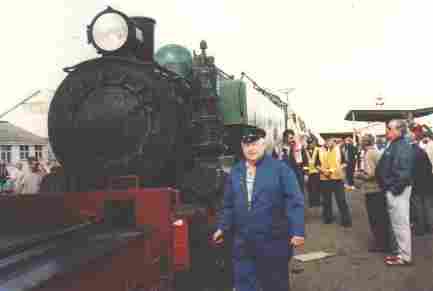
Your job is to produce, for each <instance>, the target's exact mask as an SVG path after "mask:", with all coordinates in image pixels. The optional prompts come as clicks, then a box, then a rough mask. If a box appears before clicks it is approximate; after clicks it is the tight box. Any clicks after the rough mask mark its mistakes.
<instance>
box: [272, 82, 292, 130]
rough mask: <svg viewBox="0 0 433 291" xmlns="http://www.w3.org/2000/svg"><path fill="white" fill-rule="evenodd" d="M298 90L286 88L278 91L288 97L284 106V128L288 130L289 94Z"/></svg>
mask: <svg viewBox="0 0 433 291" xmlns="http://www.w3.org/2000/svg"><path fill="white" fill-rule="evenodd" d="M295 90H296V88H284V89H279V90H276V91H277V92H281V93H283V94H285V95H286V104H285V105H284V115H285V116H284V128H285V129H288V120H289V108H288V107H289V104H290V103H289V94H290V93H292V92H293V91H295Z"/></svg>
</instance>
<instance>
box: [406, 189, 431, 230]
mask: <svg viewBox="0 0 433 291" xmlns="http://www.w3.org/2000/svg"><path fill="white" fill-rule="evenodd" d="M410 216H411V222H413V223H414V225H415V234H424V233H426V232H427V233H432V224H433V221H432V197H431V196H430V195H429V194H424V193H413V194H412V195H411V197H410Z"/></svg>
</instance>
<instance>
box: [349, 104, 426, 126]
mask: <svg viewBox="0 0 433 291" xmlns="http://www.w3.org/2000/svg"><path fill="white" fill-rule="evenodd" d="M430 114H433V107H426V108H411V107H410V106H407V107H405V108H401V107H400V108H398V107H394V108H391V107H386V108H380V109H378V108H376V109H374V108H363V109H356V110H350V111H349V112H348V113H347V114H346V116H345V117H344V119H345V120H349V121H351V120H353V121H369V122H372V121H381V122H388V121H390V120H391V119H407V118H409V117H410V115H412V117H423V116H426V115H430Z"/></svg>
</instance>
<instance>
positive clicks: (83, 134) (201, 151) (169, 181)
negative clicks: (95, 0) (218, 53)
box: [48, 8, 225, 197]
mask: <svg viewBox="0 0 433 291" xmlns="http://www.w3.org/2000/svg"><path fill="white" fill-rule="evenodd" d="M154 25H155V21H154V20H153V19H150V18H143V17H132V18H129V17H127V16H126V15H124V14H123V13H121V12H119V11H116V10H114V9H112V8H108V9H106V10H105V11H103V12H101V13H100V14H98V15H97V16H96V17H95V19H94V20H93V21H92V23H91V24H90V26H89V27H88V37H89V42H90V43H92V44H93V45H94V46H95V48H96V49H97V50H98V52H99V53H100V54H102V57H100V58H96V59H92V60H88V61H85V62H83V63H80V64H78V65H76V66H73V67H69V68H66V69H65V71H66V72H68V75H67V77H66V78H65V80H64V81H63V82H62V83H61V85H60V86H59V88H58V89H57V91H56V93H55V96H54V98H53V100H52V103H51V105H50V110H49V115H48V132H49V139H50V142H51V145H52V148H53V152H54V153H55V155H56V157H57V158H58V160H59V161H60V162H61V164H62V165H63V167H64V170H65V174H66V177H67V183H66V188H67V189H65V190H66V191H85V190H94V189H98V188H101V187H103V183H104V182H103V181H104V179H103V178H105V177H112V176H126V175H137V176H139V177H140V180H141V186H144V187H156V186H172V187H176V188H183V189H182V190H184V189H185V193H191V196H194V195H198V196H200V197H210V196H208V195H207V194H210V193H209V192H214V195H211V196H215V193H216V192H218V191H217V189H219V188H220V187H221V181H222V179H221V175H222V170H221V168H220V167H219V166H218V165H219V163H218V161H217V159H218V157H219V156H220V155H221V153H222V152H223V151H224V149H225V147H224V144H223V140H222V139H223V131H224V126H223V120H222V118H221V114H220V112H219V111H218V106H217V101H218V100H217V98H218V95H217V92H216V90H217V89H216V82H217V78H218V72H217V69H216V67H215V65H214V63H213V58H212V57H208V56H207V55H206V51H205V50H206V43H205V42H202V43H201V49H202V53H201V54H200V55H198V56H194V60H193V63H190V64H188V58H186V61H185V62H184V63H182V62H177V63H174V64H173V63H172V62H171V63H169V61H170V58H173V56H172V55H170V54H173V49H171V50H169V51H167V52H165V56H164V58H165V60H166V61H167V59H168V61H167V62H168V63H166V66H164V67H163V66H161V65H160V64H158V62H156V61H154V56H153V51H154ZM177 49H178V50H179V48H177ZM162 54H164V52H162ZM163 61H164V60H163ZM185 66H186V67H187V68H186V70H187V71H188V70H189V76H187V75H185V74H183V75H182V70H184V71H185ZM200 183H201V184H202V186H200V185H199V184H200ZM210 185H214V186H215V187H209V186H210ZM211 188H212V189H211ZM203 192H205V193H203Z"/></svg>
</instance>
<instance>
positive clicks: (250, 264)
mask: <svg viewBox="0 0 433 291" xmlns="http://www.w3.org/2000/svg"><path fill="white" fill-rule="evenodd" d="M265 136H266V132H265V131H264V130H262V129H256V128H252V129H249V128H247V129H245V132H244V134H243V136H242V138H241V147H242V153H243V155H244V159H242V160H241V161H240V162H239V163H237V164H236V165H235V166H233V168H232V169H231V172H230V175H229V176H228V177H227V180H226V186H225V191H224V200H223V207H222V213H221V217H220V220H219V223H218V227H217V231H216V232H215V233H214V235H213V240H214V241H215V243H217V244H220V243H222V242H223V241H224V237H225V236H226V234H229V233H232V234H233V252H232V256H233V275H234V287H235V289H236V290H237V291H258V290H262V291H287V290H289V289H290V287H289V269H288V268H289V267H288V265H289V260H290V258H291V257H292V254H293V248H294V247H301V246H302V245H303V244H304V196H303V194H302V192H301V190H300V188H299V185H298V183H297V179H296V176H295V173H294V172H293V170H292V169H291V168H290V167H288V166H287V165H286V164H285V163H284V162H281V161H278V160H276V159H273V158H272V157H271V156H268V155H266V154H265V141H264V137H265Z"/></svg>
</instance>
